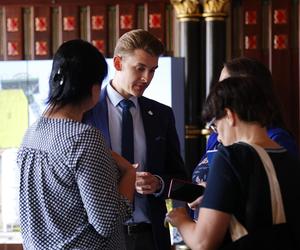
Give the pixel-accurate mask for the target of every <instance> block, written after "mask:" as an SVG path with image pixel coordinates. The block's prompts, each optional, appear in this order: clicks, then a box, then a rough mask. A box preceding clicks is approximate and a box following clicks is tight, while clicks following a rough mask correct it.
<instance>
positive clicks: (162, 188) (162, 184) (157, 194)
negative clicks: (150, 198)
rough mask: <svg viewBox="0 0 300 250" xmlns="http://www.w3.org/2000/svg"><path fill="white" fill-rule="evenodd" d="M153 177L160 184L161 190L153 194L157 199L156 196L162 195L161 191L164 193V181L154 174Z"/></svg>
mask: <svg viewBox="0 0 300 250" xmlns="http://www.w3.org/2000/svg"><path fill="white" fill-rule="evenodd" d="M154 176H155V177H157V178H158V179H159V181H160V184H161V189H160V190H158V191H157V192H155V193H153V195H154V196H155V197H158V196H160V195H161V194H162V193H163V191H164V189H165V182H164V180H163V179H162V178H161V177H160V176H159V175H156V174H155V175H154Z"/></svg>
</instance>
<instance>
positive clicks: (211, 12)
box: [203, 0, 229, 20]
mask: <svg viewBox="0 0 300 250" xmlns="http://www.w3.org/2000/svg"><path fill="white" fill-rule="evenodd" d="M228 3H229V0H204V2H203V9H204V13H203V17H205V19H206V20H224V19H225V17H226V16H227V15H228V13H227V12H228V10H227V8H226V7H227V5H228Z"/></svg>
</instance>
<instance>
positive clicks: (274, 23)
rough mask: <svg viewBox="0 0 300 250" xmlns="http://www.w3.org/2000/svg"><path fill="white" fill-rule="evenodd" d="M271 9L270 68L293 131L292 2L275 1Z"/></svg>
mask: <svg viewBox="0 0 300 250" xmlns="http://www.w3.org/2000/svg"><path fill="white" fill-rule="evenodd" d="M270 7H271V8H270V17H271V18H270V20H271V23H270V27H269V30H270V31H271V37H270V45H269V46H270V66H271V71H272V75H273V80H274V87H275V91H276V92H277V95H278V97H279V98H280V101H281V104H282V109H283V115H284V118H285V121H286V123H287V126H288V128H289V129H290V130H292V131H293V122H295V120H294V119H295V117H296V114H295V110H294V107H293V105H292V102H291V100H292V87H291V86H292V77H291V72H292V71H291V25H290V23H291V1H281V0H273V1H272V5H271V6H270Z"/></svg>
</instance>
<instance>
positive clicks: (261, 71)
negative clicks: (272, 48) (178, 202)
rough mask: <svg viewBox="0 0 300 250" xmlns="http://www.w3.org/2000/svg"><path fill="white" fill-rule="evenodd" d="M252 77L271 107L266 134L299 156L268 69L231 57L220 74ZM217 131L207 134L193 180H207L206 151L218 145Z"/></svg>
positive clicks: (257, 63)
mask: <svg viewBox="0 0 300 250" xmlns="http://www.w3.org/2000/svg"><path fill="white" fill-rule="evenodd" d="M239 76H241V77H247V76H250V77H254V78H256V79H258V80H259V82H260V83H261V85H260V86H259V89H260V91H262V92H264V94H265V95H266V98H267V102H268V104H269V105H270V106H271V107H272V108H271V109H270V112H271V119H270V121H269V124H267V133H268V136H269V137H270V138H271V139H272V140H274V141H275V142H277V143H278V144H279V145H281V146H283V147H284V148H286V149H287V150H288V152H289V153H291V154H293V155H295V156H297V157H299V149H298V147H297V144H296V141H295V140H294V138H293V137H292V135H291V134H290V133H289V132H288V131H287V130H286V128H285V124H284V121H283V118H282V114H281V108H280V104H279V102H278V100H277V97H276V95H275V92H274V90H273V80H272V75H271V72H270V70H269V69H268V68H267V67H266V66H265V65H264V64H262V63H261V62H259V61H257V60H255V59H252V58H247V57H239V58H235V59H232V60H231V61H228V62H227V63H225V64H224V67H223V70H222V72H221V75H220V79H219V80H220V81H221V80H223V79H225V78H227V77H239ZM217 136H218V135H217V133H215V132H214V131H213V133H212V134H211V135H210V136H209V138H208V141H207V145H206V150H205V154H204V155H203V156H202V158H201V160H200V162H199V164H198V165H197V166H196V167H195V169H194V172H193V177H192V178H193V182H195V183H201V182H205V181H206V180H207V176H208V170H209V167H208V160H207V151H209V150H213V149H216V148H217V146H218V145H219V142H218V141H217Z"/></svg>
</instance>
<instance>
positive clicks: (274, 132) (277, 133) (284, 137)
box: [192, 128, 299, 183]
mask: <svg viewBox="0 0 300 250" xmlns="http://www.w3.org/2000/svg"><path fill="white" fill-rule="evenodd" d="M267 132H268V136H269V137H270V138H271V139H272V140H274V141H275V142H277V143H278V144H279V145H280V146H282V147H284V148H285V149H287V151H288V152H289V153H290V154H291V155H294V156H296V157H298V158H299V148H298V147H297V144H296V141H295V140H294V138H293V137H292V136H291V135H290V134H289V133H288V132H287V131H286V130H284V129H282V128H269V129H268V131H267ZM217 137H218V135H217V134H216V133H213V134H211V135H210V136H209V138H208V141H207V145H206V150H205V154H204V155H203V156H202V158H201V160H200V162H199V163H198V165H197V166H196V167H195V169H194V172H193V176H192V179H193V182H194V183H199V182H202V181H206V180H207V177H208V161H207V153H206V152H207V151H208V150H213V149H216V148H217V146H218V145H219V142H218V141H217Z"/></svg>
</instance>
